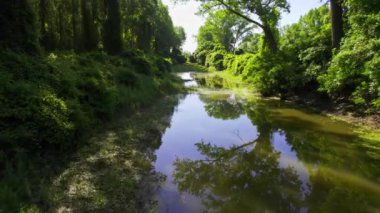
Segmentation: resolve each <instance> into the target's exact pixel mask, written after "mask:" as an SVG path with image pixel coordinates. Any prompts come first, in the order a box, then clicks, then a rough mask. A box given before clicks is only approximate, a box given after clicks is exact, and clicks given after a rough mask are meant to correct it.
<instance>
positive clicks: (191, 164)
mask: <svg viewBox="0 0 380 213" xmlns="http://www.w3.org/2000/svg"><path fill="white" fill-rule="evenodd" d="M184 76H186V77H189V76H190V75H187V74H185V75H184ZM186 82H188V84H189V85H193V83H191V80H186ZM179 98H180V102H179V105H178V106H177V108H176V111H175V112H174V114H173V116H172V119H171V124H170V127H169V128H167V129H166V131H165V133H164V134H163V136H162V144H161V146H160V148H159V149H158V150H157V151H156V156H157V159H156V162H155V169H156V171H158V172H160V173H162V174H164V175H165V176H166V180H165V181H164V183H163V185H162V186H161V188H160V190H159V192H158V194H157V200H158V204H159V212H264V211H266V212H379V211H380V142H379V140H380V139H379V140H368V139H364V138H362V137H360V136H359V135H358V134H357V133H355V131H354V130H355V128H354V127H353V126H351V125H349V124H347V123H345V122H342V121H336V120H333V119H331V118H328V117H325V116H322V115H318V114H316V113H313V112H311V111H308V110H305V109H301V108H297V107H294V106H291V105H290V104H287V103H284V102H281V101H277V100H262V99H259V98H249V99H247V98H242V97H240V96H238V95H236V94H235V93H233V92H231V91H224V90H214V91H212V90H210V91H207V92H193V93H190V94H186V95H182V96H180V97H179Z"/></svg>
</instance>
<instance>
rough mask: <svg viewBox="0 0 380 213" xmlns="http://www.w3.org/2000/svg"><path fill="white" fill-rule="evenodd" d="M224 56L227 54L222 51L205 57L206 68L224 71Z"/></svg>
mask: <svg viewBox="0 0 380 213" xmlns="http://www.w3.org/2000/svg"><path fill="white" fill-rule="evenodd" d="M225 55H227V52H226V51H223V50H218V51H215V52H212V53H211V54H209V55H208V56H207V57H206V66H207V67H213V68H215V69H216V70H218V71H222V70H224V69H225V67H224V65H223V62H224V57H225Z"/></svg>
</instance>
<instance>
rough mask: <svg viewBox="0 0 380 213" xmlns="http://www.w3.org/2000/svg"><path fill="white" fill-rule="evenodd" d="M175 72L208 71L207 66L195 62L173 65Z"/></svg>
mask: <svg viewBox="0 0 380 213" xmlns="http://www.w3.org/2000/svg"><path fill="white" fill-rule="evenodd" d="M173 71H174V72H207V68H206V67H204V66H202V65H199V64H194V63H185V64H177V65H175V66H173Z"/></svg>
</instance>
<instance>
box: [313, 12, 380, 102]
mask: <svg viewBox="0 0 380 213" xmlns="http://www.w3.org/2000/svg"><path fill="white" fill-rule="evenodd" d="M350 24H351V26H352V29H351V31H350V32H349V34H348V36H347V37H346V38H345V39H344V41H343V44H342V46H341V49H340V51H339V52H338V53H337V54H336V55H335V56H334V58H333V60H332V61H331V66H330V67H329V69H328V72H327V73H326V74H325V75H322V76H320V77H319V80H320V82H321V83H322V86H321V90H323V91H327V92H328V93H329V94H330V95H331V96H332V97H334V98H338V97H343V98H344V99H346V100H350V101H352V103H354V104H356V105H358V106H361V107H363V108H373V109H380V54H379V52H380V13H376V14H365V15H363V14H361V15H353V16H351V18H350Z"/></svg>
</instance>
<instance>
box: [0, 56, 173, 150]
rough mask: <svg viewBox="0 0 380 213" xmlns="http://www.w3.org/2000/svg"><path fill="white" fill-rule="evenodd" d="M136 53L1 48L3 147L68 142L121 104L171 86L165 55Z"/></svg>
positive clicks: (131, 104)
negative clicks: (30, 52)
mask: <svg viewBox="0 0 380 213" xmlns="http://www.w3.org/2000/svg"><path fill="white" fill-rule="evenodd" d="M135 54H136V53H135ZM137 54H138V53H137ZM137 54H136V55H134V56H133V55H129V56H128V57H124V58H123V57H111V56H108V55H105V54H103V53H91V54H85V55H79V56H77V55H72V54H66V55H54V54H51V55H50V56H49V57H47V58H37V57H31V56H26V55H19V54H15V53H13V52H7V51H2V52H0V76H1V78H0V83H1V85H2V86H1V87H0V103H1V104H0V105H1V106H2V107H1V108H0V141H1V144H0V146H1V148H7V149H12V148H15V147H24V148H25V147H34V148H41V147H44V146H50V145H52V144H55V145H70V144H69V143H68V142H70V141H73V140H72V139H73V138H74V137H78V136H80V135H83V132H84V131H85V130H89V129H90V128H92V127H93V126H94V125H96V124H97V123H98V122H101V121H104V120H106V119H108V118H110V117H111V116H112V115H113V114H114V113H115V112H116V111H117V110H118V109H120V108H121V107H122V106H124V107H127V108H130V109H131V108H134V107H138V106H139V105H141V104H146V103H148V102H149V101H151V100H152V97H153V96H154V94H156V93H160V92H162V93H164V92H167V88H171V89H175V88H174V87H173V86H172V85H171V84H172V82H173V80H168V77H167V76H168V75H165V73H167V72H169V71H170V63H169V62H168V61H166V60H164V59H162V58H159V57H156V56H146V55H140V56H139V55H137ZM125 56H126V55H125ZM141 70H144V71H141ZM140 73H141V74H140ZM149 73H155V75H147V74H149Z"/></svg>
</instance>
